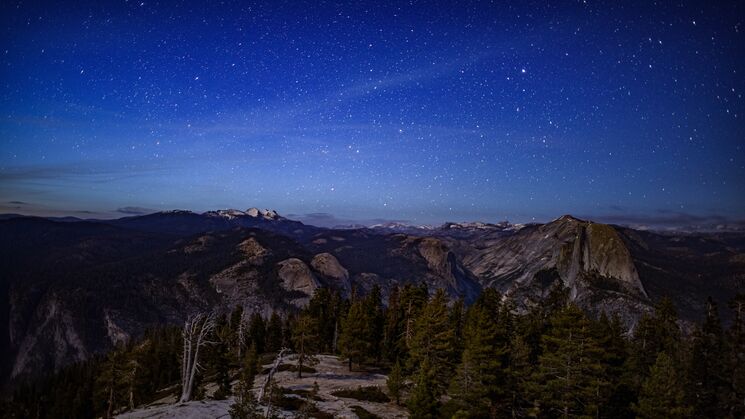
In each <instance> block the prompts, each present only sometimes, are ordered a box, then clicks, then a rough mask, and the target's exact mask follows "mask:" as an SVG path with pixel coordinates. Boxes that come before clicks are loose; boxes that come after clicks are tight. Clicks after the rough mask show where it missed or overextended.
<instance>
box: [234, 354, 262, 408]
mask: <svg viewBox="0 0 745 419" xmlns="http://www.w3.org/2000/svg"><path fill="white" fill-rule="evenodd" d="M258 368H259V360H258V354H257V352H256V345H255V344H252V345H251V347H250V348H249V350H248V352H247V353H246V355H245V357H244V359H243V364H242V365H241V371H240V375H239V379H238V384H237V385H236V392H235V403H233V405H232V406H230V417H231V418H234V419H258V418H261V417H263V416H262V415H261V414H260V412H259V410H258V403H257V400H256V396H255V395H254V394H253V391H252V388H253V383H254V380H255V378H256V374H257V373H258Z"/></svg>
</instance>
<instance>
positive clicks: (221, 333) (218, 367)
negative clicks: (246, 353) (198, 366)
mask: <svg viewBox="0 0 745 419" xmlns="http://www.w3.org/2000/svg"><path fill="white" fill-rule="evenodd" d="M230 331H231V329H230V327H229V325H228V324H226V323H225V322H224V321H221V322H220V324H219V326H218V329H217V330H216V331H215V344H214V345H212V347H211V351H210V353H211V355H212V356H211V359H210V363H211V364H212V368H213V370H214V373H215V381H216V383H217V386H218V388H217V390H216V391H215V393H214V397H215V399H218V400H222V399H225V398H227V397H228V396H229V395H230V360H229V359H228V351H229V344H230V334H231V333H230Z"/></svg>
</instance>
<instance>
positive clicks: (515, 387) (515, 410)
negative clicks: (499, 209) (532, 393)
mask: <svg viewBox="0 0 745 419" xmlns="http://www.w3.org/2000/svg"><path fill="white" fill-rule="evenodd" d="M509 355H510V356H509V366H508V367H507V370H506V371H505V373H506V376H507V377H506V380H507V385H506V388H507V389H508V392H507V397H508V401H507V404H506V408H505V411H504V414H505V416H510V417H513V418H517V417H524V416H526V411H527V408H528V407H529V405H528V398H527V389H528V385H529V382H530V375H531V371H532V368H533V362H532V361H531V349H530V346H529V345H528V344H527V343H526V342H525V340H524V339H523V337H522V336H521V335H519V334H518V335H515V336H513V337H512V339H511V341H510V350H509Z"/></svg>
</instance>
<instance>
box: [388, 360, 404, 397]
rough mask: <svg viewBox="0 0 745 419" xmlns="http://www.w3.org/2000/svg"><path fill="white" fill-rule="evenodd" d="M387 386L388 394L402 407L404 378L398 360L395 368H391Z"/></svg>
mask: <svg viewBox="0 0 745 419" xmlns="http://www.w3.org/2000/svg"><path fill="white" fill-rule="evenodd" d="M385 384H386V386H387V387H388V392H389V393H390V394H391V397H393V400H395V401H396V404H398V405H400V404H401V391H402V390H403V386H404V377H403V372H402V371H401V364H400V363H399V362H398V360H396V363H395V364H394V365H393V368H391V371H390V373H389V374H388V378H387V379H386V381H385Z"/></svg>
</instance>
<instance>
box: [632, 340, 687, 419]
mask: <svg viewBox="0 0 745 419" xmlns="http://www.w3.org/2000/svg"><path fill="white" fill-rule="evenodd" d="M677 370H678V367H677V366H676V365H675V361H674V360H673V358H671V357H670V356H669V355H667V353H665V352H660V354H659V355H658V356H657V360H656V361H655V363H654V364H653V365H652V367H651V368H650V373H649V377H648V378H647V379H646V380H644V383H643V384H642V388H641V393H640V394H639V402H638V404H635V405H634V411H635V412H636V414H637V417H639V418H641V419H657V418H671V419H682V418H688V417H691V413H692V410H693V409H691V407H690V406H688V405H687V403H686V397H685V391H684V386H683V385H682V384H681V382H682V377H681V375H680V374H679V373H678V372H677Z"/></svg>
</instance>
